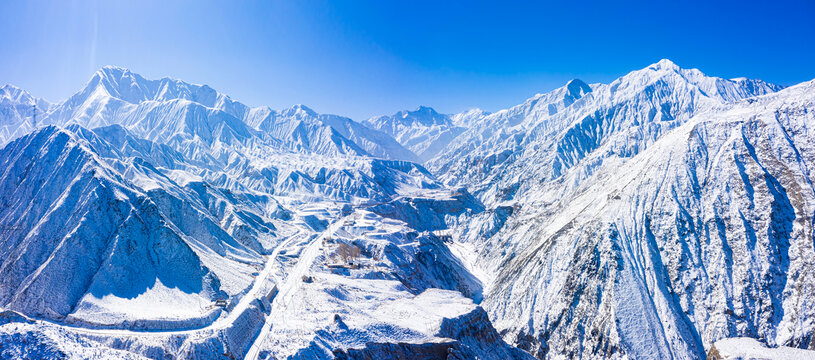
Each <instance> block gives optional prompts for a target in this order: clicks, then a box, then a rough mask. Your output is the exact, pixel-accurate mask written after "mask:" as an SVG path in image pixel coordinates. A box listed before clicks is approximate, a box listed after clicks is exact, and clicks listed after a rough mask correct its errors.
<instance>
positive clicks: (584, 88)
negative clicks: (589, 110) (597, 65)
mask: <svg viewBox="0 0 815 360" xmlns="http://www.w3.org/2000/svg"><path fill="white" fill-rule="evenodd" d="M566 89H567V90H568V91H569V95H571V96H572V97H574V98H575V99H579V98H581V97H583V95H585V94H586V93H590V92H591V86H589V84H586V83H585V82H583V80H580V79H572V80H571V81H569V82H568V83H566Z"/></svg>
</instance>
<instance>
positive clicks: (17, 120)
mask: <svg viewBox="0 0 815 360" xmlns="http://www.w3.org/2000/svg"><path fill="white" fill-rule="evenodd" d="M51 106H52V104H51V103H49V102H47V101H45V100H43V99H37V98H35V97H33V96H31V94H29V93H28V92H26V91H25V90H23V89H20V88H18V87H16V86H14V85H3V87H0V145H2V144H5V142H6V141H5V140H6V139H13V138H17V137H20V136H23V135H25V134H27V133H29V132H31V131H32V130H34V129H35V128H36V125H38V123H39V120H40V119H41V118H42V117H43V115H45V114H47V113H48V111H49V110H50V109H51Z"/></svg>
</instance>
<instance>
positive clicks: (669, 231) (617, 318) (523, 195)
mask: <svg viewBox="0 0 815 360" xmlns="http://www.w3.org/2000/svg"><path fill="white" fill-rule="evenodd" d="M810 128H813V132H812V133H810V132H809V130H810ZM0 147H1V148H0V358H3V359H5V358H10V359H15V358H34V359H39V358H44V359H52V358H57V359H61V358H69V359H97V358H99V359H102V358H115V359H118V358H124V359H144V358H149V359H175V358H182V359H188V358H189V359H243V358H246V359H528V360H531V359H535V358H538V359H571V358H583V359H597V358H610V359H704V358H711V359H762V358H768V359H786V358H795V359H798V358H800V359H815V222H814V221H813V217H815V186H813V182H814V181H815V174H813V173H812V171H813V170H812V168H813V167H815V80H813V81H809V82H805V83H801V84H798V85H795V86H791V87H788V88H782V87H779V86H776V85H773V84H769V83H766V82H763V81H760V80H748V79H745V78H739V79H732V80H728V79H721V78H716V77H711V76H707V75H705V74H703V73H702V72H700V71H699V70H696V69H683V68H680V67H679V66H677V65H676V64H674V63H672V62H671V61H669V60H662V61H660V62H658V63H655V64H653V65H650V66H648V67H646V68H644V69H641V70H637V71H633V72H631V73H629V74H626V75H624V76H622V77H620V78H619V79H617V80H615V81H613V82H611V83H609V84H587V83H585V82H583V81H581V80H577V79H575V80H572V81H570V82H569V83H567V84H565V85H564V86H563V87H561V88H558V89H555V90H553V91H551V92H548V93H545V94H538V95H535V96H534V97H532V98H530V99H528V100H526V101H525V102H523V103H522V104H519V105H517V106H514V107H511V108H508V109H505V110H501V111H497V112H494V113H488V112H485V111H482V110H479V109H473V110H469V111H465V112H462V113H458V114H441V113H438V112H436V111H435V110H434V109H432V108H429V107H419V108H418V109H416V110H412V111H407V110H406V111H400V112H397V113H396V114H394V115H388V116H380V117H373V118H370V119H367V120H365V121H363V122H356V121H354V120H352V119H349V118H347V117H342V116H337V115H329V114H319V113H317V112H315V111H314V110H312V109H310V108H308V107H306V106H303V105H296V106H293V107H291V108H289V109H284V110H274V109H271V108H269V107H254V108H253V107H249V106H247V105H244V104H242V103H240V102H237V101H234V100H232V99H231V98H230V97H229V96H227V95H224V94H222V93H219V92H217V91H216V90H214V89H212V88H210V87H208V86H206V85H196V84H190V83H186V82H183V81H180V80H175V79H170V78H163V79H159V80H150V79H145V78H143V77H142V76H140V75H138V74H135V73H133V72H131V71H129V70H127V69H122V68H117V67H105V68H103V69H101V70H99V71H98V72H97V73H96V74H95V75H94V76H93V77H92V78H91V80H90V81H89V82H88V83H87V84H86V85H85V87H84V88H82V89H81V90H80V91H79V92H77V93H76V94H74V95H73V96H71V97H70V98H68V99H67V100H65V101H63V102H60V103H50V102H47V101H45V100H42V99H38V98H35V97H33V96H31V95H30V94H28V93H27V92H26V91H24V90H22V89H19V88H17V87H14V86H11V85H6V86H4V87H2V88H0Z"/></svg>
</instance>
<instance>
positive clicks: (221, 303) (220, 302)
mask: <svg viewBox="0 0 815 360" xmlns="http://www.w3.org/2000/svg"><path fill="white" fill-rule="evenodd" d="M215 306H220V307H222V308H225V307H227V306H229V301H226V299H218V300H215Z"/></svg>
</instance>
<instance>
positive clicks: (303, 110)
mask: <svg viewBox="0 0 815 360" xmlns="http://www.w3.org/2000/svg"><path fill="white" fill-rule="evenodd" d="M297 114H306V115H309V116H317V112H316V111H314V110H312V109H311V108H309V107H308V106H305V105H303V104H297V105H294V106H292V107H290V108H288V109H287V110H286V111H284V115H285V116H292V115H297Z"/></svg>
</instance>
